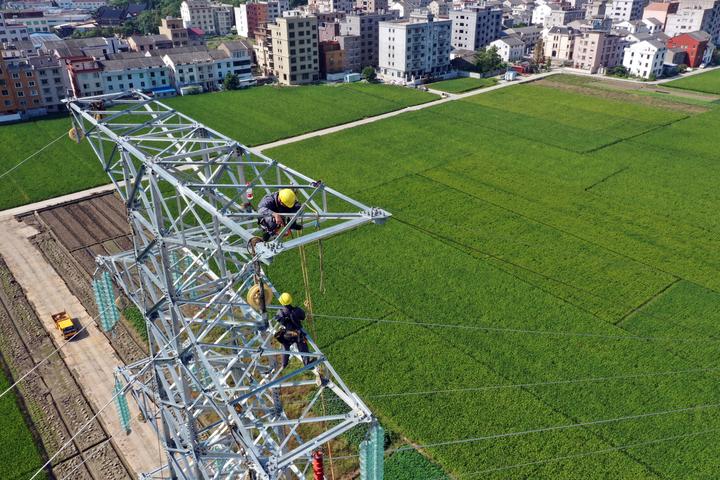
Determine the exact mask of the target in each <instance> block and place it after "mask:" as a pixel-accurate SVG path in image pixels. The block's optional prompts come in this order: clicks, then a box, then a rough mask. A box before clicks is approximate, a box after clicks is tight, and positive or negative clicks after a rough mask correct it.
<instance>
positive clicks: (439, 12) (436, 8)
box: [427, 0, 450, 18]
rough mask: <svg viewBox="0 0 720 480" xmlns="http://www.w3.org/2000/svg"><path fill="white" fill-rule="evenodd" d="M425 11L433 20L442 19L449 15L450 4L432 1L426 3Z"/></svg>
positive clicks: (443, 0)
mask: <svg viewBox="0 0 720 480" xmlns="http://www.w3.org/2000/svg"><path fill="white" fill-rule="evenodd" d="M427 9H428V11H429V12H430V13H432V15H433V17H435V18H440V17H443V18H444V17H447V16H448V15H450V4H449V3H448V2H447V1H445V0H432V2H430V3H428V6H427Z"/></svg>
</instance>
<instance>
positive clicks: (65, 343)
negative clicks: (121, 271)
mask: <svg viewBox="0 0 720 480" xmlns="http://www.w3.org/2000/svg"><path fill="white" fill-rule="evenodd" d="M118 300H119V299H116V300H115V302H114V303H113V305H112V307H116V306H117V302H118ZM112 307H107V308H106V309H105V310H102V311H101V312H100V313H98V314H97V316H95V317H93V318H91V319H90V321H89V322H87V323H86V324H85V325H84V326H83V327H82V328H81V329H80V330H78V331H77V332H76V333H75V334H74V335H73V336H72V337H70V338H69V339H68V340H66V341H65V342H63V343H61V344H60V346H59V347H57V348H56V349H55V350H53V351H52V352H50V354H49V355H48V356H46V357H45V358H43V359H42V360H40V361H39V362H38V363H37V364H36V365H35V366H34V367H32V368H31V369H30V370H28V371H27V372H25V373H23V374H22V376H21V377H20V378H18V379H17V380H16V381H15V383H13V384H12V385H10V386H9V387H8V388H6V389H5V390H4V391H3V392H2V393H0V398H2V397H3V396H4V395H5V394H6V393H8V392H9V391H10V390H12V389H13V388H15V387H16V386H17V385H18V384H19V383H20V382H22V381H23V380H25V379H26V378H27V377H28V376H29V375H30V374H31V373H33V372H34V371H35V370H37V369H38V368H40V366H41V365H42V364H44V363H45V362H46V361H48V360H50V357H52V356H53V355H55V354H56V353H58V352H59V351H60V350H62V349H63V348H64V347H65V346H66V345H67V344H68V343H70V342H71V341H72V340H73V339H74V338H75V337H77V336H78V335H80V334H81V333H82V332H84V331H85V330H86V329H87V328H88V327H89V326H90V325H92V324H93V323H94V322H95V321H96V320H97V319H98V318H100V316H101V315H102V314H103V313H105V312H106V311H108V310H109V309H110V308H112Z"/></svg>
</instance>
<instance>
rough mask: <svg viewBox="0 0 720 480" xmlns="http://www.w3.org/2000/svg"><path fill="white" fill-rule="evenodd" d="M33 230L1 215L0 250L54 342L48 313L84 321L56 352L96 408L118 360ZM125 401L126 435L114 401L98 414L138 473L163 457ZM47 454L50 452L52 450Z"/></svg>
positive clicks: (106, 395)
mask: <svg viewBox="0 0 720 480" xmlns="http://www.w3.org/2000/svg"><path fill="white" fill-rule="evenodd" d="M36 233H37V231H36V230H35V229H33V228H32V227H29V226H27V225H25V224H23V223H20V222H18V221H16V220H14V219H12V218H9V219H4V220H2V221H0V254H2V255H3V257H4V258H5V261H6V262H7V265H8V267H9V268H10V270H11V271H12V273H13V275H14V276H15V279H16V280H17V281H18V282H19V283H20V285H21V286H22V288H23V290H24V291H25V294H26V295H27V298H28V301H29V302H30V303H31V304H32V305H33V307H34V308H35V311H36V312H37V315H38V317H39V318H40V320H41V321H42V322H43V325H44V326H45V328H46V329H47V331H48V333H49V334H50V336H51V337H52V339H53V341H54V342H55V344H56V346H59V345H60V344H62V343H63V342H64V340H63V338H62V335H61V334H60V332H59V331H58V330H57V328H55V324H54V322H53V321H52V318H51V314H52V313H57V312H60V311H62V310H66V311H67V312H68V313H69V314H70V315H72V317H73V318H74V319H75V320H76V321H78V322H79V323H80V325H82V326H85V325H88V328H87V330H86V333H87V335H83V336H82V337H81V338H80V339H78V340H74V341H72V342H70V343H68V344H67V345H66V346H65V347H64V348H63V349H62V350H61V352H62V356H63V358H64V360H65V363H67V366H68V367H69V368H70V370H71V371H72V372H73V375H74V376H75V377H76V379H77V381H78V383H79V385H80V387H81V388H82V390H83V392H84V394H85V395H86V397H87V398H88V400H89V401H90V404H91V405H92V407H93V410H94V411H95V413H97V411H98V410H99V409H100V408H101V407H102V406H103V405H105V404H106V403H107V402H108V401H109V400H110V399H111V398H112V396H113V395H114V392H113V387H114V381H113V372H114V370H115V368H116V367H118V366H120V365H121V364H122V363H121V361H120V359H119V358H118V357H117V356H116V355H115V351H114V350H113V349H112V347H111V346H110V343H109V342H108V340H107V338H106V337H105V335H103V333H102V332H101V331H100V330H99V329H98V327H97V325H96V324H95V322H94V321H93V320H92V318H91V317H90V315H88V313H87V312H86V311H85V309H84V307H83V306H82V304H81V303H80V301H79V300H78V299H77V298H76V297H75V296H73V295H72V294H71V293H70V290H69V289H68V288H67V286H66V285H65V282H64V281H63V279H62V278H61V277H60V276H59V275H58V274H57V273H56V272H55V270H54V269H53V268H52V266H51V265H50V264H48V263H47V261H46V260H45V258H44V257H43V255H42V254H41V253H40V252H39V251H38V250H37V249H36V248H35V247H34V246H33V245H32V244H31V243H30V241H29V239H28V237H30V236H32V235H34V234H36ZM128 404H129V406H130V413H131V415H132V419H133V420H132V433H131V434H130V435H126V434H125V432H124V431H123V430H122V428H121V427H120V420H119V418H118V414H117V411H116V407H115V405H110V406H108V407H107V408H106V409H105V410H103V412H102V413H101V414H100V416H99V419H100V421H101V422H102V424H103V426H104V427H105V429H106V431H107V432H108V433H109V434H110V435H112V436H113V440H112V441H113V442H114V443H115V445H116V447H117V449H118V452H119V453H120V454H121V455H122V456H123V457H124V459H125V461H126V463H127V464H128V465H129V466H130V468H132V469H133V470H134V472H135V473H136V474H140V473H142V472H147V471H150V470H152V469H154V468H155V467H157V466H159V465H160V464H161V463H162V461H163V460H162V458H161V457H160V456H159V451H158V439H157V436H156V435H155V432H154V431H153V430H152V428H151V427H150V425H149V424H147V423H141V422H139V421H137V417H138V414H139V411H138V409H137V406H136V405H135V402H134V401H132V399H131V398H128ZM80 435H82V433H81V434H80ZM48 454H49V455H51V456H52V455H53V454H55V452H48Z"/></svg>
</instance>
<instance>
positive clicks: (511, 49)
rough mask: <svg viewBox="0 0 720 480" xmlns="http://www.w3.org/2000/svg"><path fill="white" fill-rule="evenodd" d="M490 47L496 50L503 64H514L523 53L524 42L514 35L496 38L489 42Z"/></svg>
mask: <svg viewBox="0 0 720 480" xmlns="http://www.w3.org/2000/svg"><path fill="white" fill-rule="evenodd" d="M490 46H491V47H495V48H497V51H498V55H500V58H502V59H503V62H516V61H518V60H520V59H521V58H522V57H523V54H524V53H525V42H523V41H522V40H520V38H518V37H516V36H514V35H509V36H507V37H502V38H498V39H497V40H494V41H492V42H490Z"/></svg>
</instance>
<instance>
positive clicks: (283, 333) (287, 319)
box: [275, 305, 310, 368]
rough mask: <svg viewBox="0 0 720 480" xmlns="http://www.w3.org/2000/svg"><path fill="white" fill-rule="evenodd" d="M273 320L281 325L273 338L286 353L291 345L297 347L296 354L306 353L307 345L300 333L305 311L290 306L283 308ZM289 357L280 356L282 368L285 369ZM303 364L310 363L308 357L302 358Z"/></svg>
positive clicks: (287, 355) (285, 354)
mask: <svg viewBox="0 0 720 480" xmlns="http://www.w3.org/2000/svg"><path fill="white" fill-rule="evenodd" d="M275 319H276V320H277V321H278V323H280V325H282V328H281V329H280V330H278V331H277V333H275V338H276V339H277V341H278V342H280V343H281V344H282V346H283V348H284V349H285V350H286V351H289V350H290V347H292V345H293V344H296V345H297V348H298V352H303V353H307V352H308V345H307V340H306V339H305V333H304V332H303V331H302V321H303V320H305V310H303V309H302V308H300V307H293V306H292V305H287V306H284V307H282V308H281V309H280V311H279V312H278V313H277V315H276V317H275ZM289 360H290V355H289V354H288V353H284V354H283V356H282V367H283V368H285V367H287V364H288V361H289ZM302 360H303V364H304V365H307V364H308V363H309V362H310V358H309V357H303V358H302Z"/></svg>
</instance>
